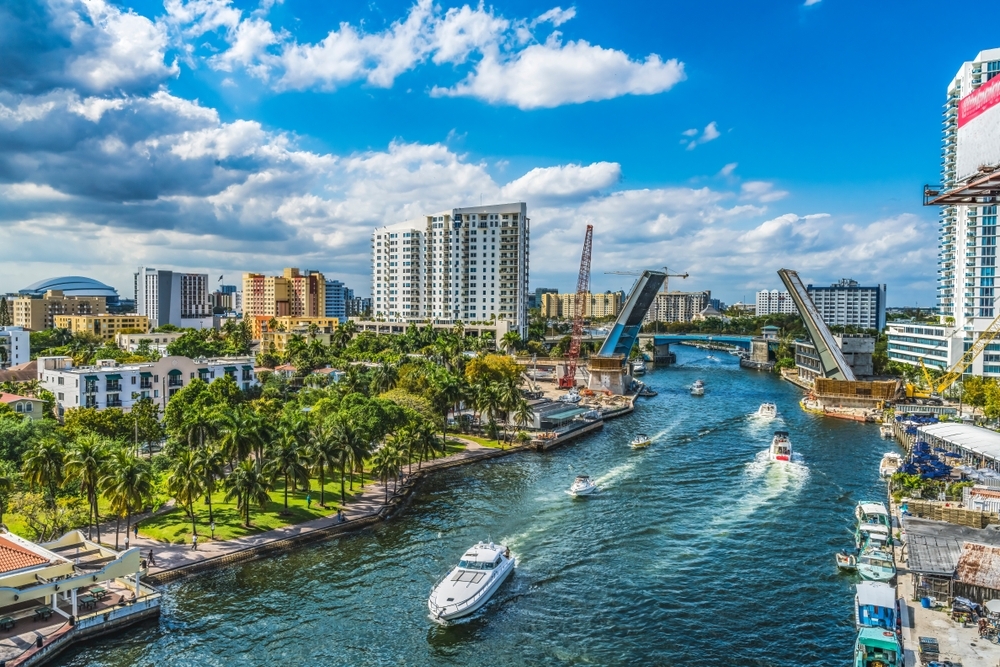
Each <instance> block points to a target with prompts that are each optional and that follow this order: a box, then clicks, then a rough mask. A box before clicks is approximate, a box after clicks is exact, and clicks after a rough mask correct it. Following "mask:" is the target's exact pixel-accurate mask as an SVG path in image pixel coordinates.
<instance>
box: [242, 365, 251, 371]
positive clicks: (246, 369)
mask: <svg viewBox="0 0 1000 667" xmlns="http://www.w3.org/2000/svg"><path fill="white" fill-rule="evenodd" d="M243 370H245V371H252V370H253V366H244V367H243Z"/></svg>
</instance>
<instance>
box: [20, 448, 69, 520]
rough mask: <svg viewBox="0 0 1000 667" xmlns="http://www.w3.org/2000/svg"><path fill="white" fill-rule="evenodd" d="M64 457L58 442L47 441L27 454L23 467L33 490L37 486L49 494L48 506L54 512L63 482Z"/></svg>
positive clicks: (25, 476) (26, 479)
mask: <svg viewBox="0 0 1000 667" xmlns="http://www.w3.org/2000/svg"><path fill="white" fill-rule="evenodd" d="M64 456H65V450H64V449H63V446H62V444H60V443H59V441H58V440H55V439H51V438H50V439H45V440H41V441H39V442H37V443H35V445H34V446H33V447H32V448H31V449H29V450H28V451H27V452H26V453H25V456H24V463H23V464H22V466H21V470H22V472H24V479H25V481H27V482H28V484H29V485H31V488H32V490H34V489H35V487H36V486H37V487H42V488H44V489H46V490H47V491H48V492H49V497H48V504H49V507H50V508H51V509H52V510H55V509H56V488H58V487H59V485H60V484H62V481H63V465H64Z"/></svg>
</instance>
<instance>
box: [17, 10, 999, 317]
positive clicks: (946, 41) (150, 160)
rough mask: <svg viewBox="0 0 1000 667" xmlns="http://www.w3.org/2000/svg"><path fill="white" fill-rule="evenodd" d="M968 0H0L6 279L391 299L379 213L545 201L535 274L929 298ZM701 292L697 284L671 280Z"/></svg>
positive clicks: (983, 23)
mask: <svg viewBox="0 0 1000 667" xmlns="http://www.w3.org/2000/svg"><path fill="white" fill-rule="evenodd" d="M948 8H949V5H946V4H944V3H930V2H927V3H921V2H878V3H871V2H861V1H844V0H821V1H819V2H813V4H811V5H808V6H806V5H804V4H803V2H802V1H801V0H799V1H797V2H792V1H789V2H785V1H777V0H774V1H770V2H758V3H748V2H739V1H734V2H712V3H707V2H696V3H694V2H692V3H676V2H619V3H606V2H576V3H574V4H571V5H570V4H565V3H563V4H560V5H557V4H554V3H550V2H542V3H538V2H525V1H522V0H517V1H510V2H501V3H496V4H492V5H486V4H482V5H478V4H472V5H466V4H462V3H451V4H448V3H438V4H432V3H431V2H429V1H428V0H418V1H417V2H371V3H349V2H326V3H317V2H306V1H305V0H285V2H269V1H267V0H265V1H264V2H261V3H258V2H252V3H250V2H248V3H241V2H234V3H230V2H226V1H225V0H190V1H187V0H167V2H163V3H161V2H142V3H138V4H133V5H116V4H113V3H108V2H106V0H87V2H74V1H73V0H48V1H47V2H41V3H37V4H36V3H13V4H0V62H4V63H5V67H4V68H3V69H2V70H0V204H2V205H0V292H6V291H14V290H17V289H18V288H20V287H23V286H24V285H26V284H28V283H30V282H33V281H34V280H37V279H40V278H44V277H48V276H53V275H60V274H67V273H81V274H84V275H90V276H93V277H95V278H99V279H103V280H106V281H108V282H110V283H111V284H114V285H116V286H117V287H118V288H119V291H120V292H122V294H123V295H130V291H131V289H130V284H131V279H130V278H131V272H132V271H133V270H134V267H135V266H137V265H139V264H145V265H151V266H157V267H161V268H174V269H180V270H203V271H207V272H210V273H212V274H215V275H218V274H226V277H227V282H234V281H236V280H237V279H238V275H239V273H240V272H242V271H246V270H255V271H261V270H264V271H269V270H278V269H280V268H281V267H282V266H286V265H292V266H301V267H303V268H312V269H318V270H322V271H324V272H325V273H327V274H328V275H330V276H333V277H337V278H341V279H343V280H345V281H347V282H348V284H351V285H353V286H354V287H355V288H356V290H357V292H358V293H359V294H365V293H367V292H368V290H369V283H370V275H369V271H368V235H369V233H370V231H371V229H372V228H373V227H374V226H376V225H381V224H385V223H391V222H395V221H399V220H404V219H408V218H411V217H414V216H416V215H418V214H421V213H428V212H433V211H438V210H442V209H446V208H451V207H453V206H461V205H468V204H473V203H476V202H478V201H479V198H480V197H482V198H483V201H484V202H495V201H500V200H510V199H524V200H525V201H527V202H528V206H529V215H530V216H531V219H532V258H531V259H532V261H531V273H532V287H538V286H553V287H558V288H561V289H567V290H568V289H570V288H571V286H572V285H574V284H575V280H574V278H575V273H576V268H577V263H578V261H579V247H580V244H581V241H582V238H583V228H584V226H585V225H586V224H587V223H588V222H590V223H593V224H594V225H595V231H596V240H595V255H594V264H593V266H594V269H593V284H594V286H595V288H599V289H609V288H626V289H627V288H628V287H629V282H628V279H627V278H623V277H620V276H609V275H605V274H604V273H603V272H604V271H606V270H617V269H622V268H643V267H657V266H663V265H664V264H666V265H668V266H670V267H671V268H676V269H678V270H687V271H689V272H690V273H691V278H689V279H688V280H687V281H686V283H684V284H683V287H684V288H685V289H688V288H690V289H711V290H712V291H713V293H714V294H715V295H717V296H719V297H721V298H723V299H724V300H726V301H729V302H732V301H736V300H738V299H741V298H743V297H744V296H745V297H747V298H752V294H753V292H754V291H755V290H756V289H759V288H773V287H777V286H778V284H779V281H778V279H777V277H776V275H775V273H774V272H775V270H776V269H777V268H781V267H783V266H787V267H791V268H797V269H798V270H799V271H800V273H801V274H802V275H803V277H804V278H805V279H806V280H807V281H813V282H820V283H825V282H833V281H835V280H836V279H839V278H841V277H848V276H850V277H854V278H856V279H858V280H861V281H863V282H885V283H888V285H889V303H890V305H904V304H907V305H908V304H913V303H920V304H924V305H927V304H931V303H932V302H933V294H934V270H935V261H936V229H935V220H936V211H934V210H930V209H926V210H925V209H923V208H922V207H921V206H920V192H921V186H922V185H923V184H924V183H926V182H934V181H935V180H936V179H937V177H938V171H939V149H940V111H941V104H942V101H943V97H944V90H945V86H946V85H947V83H948V81H949V80H950V78H951V77H952V76H953V75H954V73H955V71H956V70H957V69H958V67H959V65H960V64H961V62H962V61H964V60H968V59H971V58H972V57H973V56H974V55H975V54H976V53H977V52H978V51H979V50H981V49H984V48H990V47H994V46H998V44H997V43H996V41H995V39H996V38H995V37H993V36H991V35H988V34H987V32H988V26H991V25H995V19H997V18H1000V7H994V6H992V5H981V6H979V7H978V8H977V12H978V13H979V14H980V16H979V20H977V21H975V22H968V23H966V24H963V27H962V29H961V30H956V29H950V30H941V29H940V28H941V24H942V18H941V17H942V15H943V13H944V12H946V11H947V10H948ZM676 286H677V287H681V286H682V285H681V284H677V285H676Z"/></svg>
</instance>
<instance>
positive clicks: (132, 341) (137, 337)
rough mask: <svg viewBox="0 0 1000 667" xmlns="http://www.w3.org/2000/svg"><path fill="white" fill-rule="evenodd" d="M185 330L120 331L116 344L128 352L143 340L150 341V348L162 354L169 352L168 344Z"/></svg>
mask: <svg viewBox="0 0 1000 667" xmlns="http://www.w3.org/2000/svg"><path fill="white" fill-rule="evenodd" d="M184 333H185V332H183V331H171V332H163V333H156V332H150V333H118V334H115V345H117V346H118V347H120V348H121V349H123V350H125V351H126V352H135V351H136V350H138V349H139V346H140V345H142V342H143V341H149V348H150V349H151V350H153V351H154V352H159V353H160V354H161V355H163V354H166V353H167V345H170V344H171V343H173V342H174V341H175V340H177V339H178V338H180V337H181V336H183V335H184Z"/></svg>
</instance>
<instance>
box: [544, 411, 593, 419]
mask: <svg viewBox="0 0 1000 667" xmlns="http://www.w3.org/2000/svg"><path fill="white" fill-rule="evenodd" d="M584 412H587V410H584V409H583V408H573V409H572V410H564V411H563V412H556V413H554V414H547V415H542V419H550V420H552V421H565V420H568V419H572V418H573V417H576V416H577V415H582V414H583V413H584Z"/></svg>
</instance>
